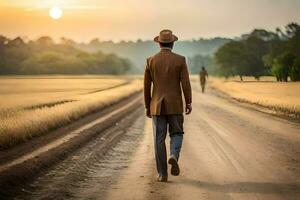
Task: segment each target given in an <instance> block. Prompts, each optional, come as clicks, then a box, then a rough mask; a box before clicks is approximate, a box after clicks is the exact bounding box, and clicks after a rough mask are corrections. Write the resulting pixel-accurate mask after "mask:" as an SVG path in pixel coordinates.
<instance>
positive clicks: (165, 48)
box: [160, 47, 172, 51]
mask: <svg viewBox="0 0 300 200" xmlns="http://www.w3.org/2000/svg"><path fill="white" fill-rule="evenodd" d="M160 49H161V51H163V50H166V51H172V48H169V47H161V48H160Z"/></svg>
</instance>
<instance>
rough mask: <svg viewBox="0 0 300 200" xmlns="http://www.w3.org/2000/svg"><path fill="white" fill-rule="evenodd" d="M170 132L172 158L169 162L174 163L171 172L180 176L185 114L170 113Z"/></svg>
mask: <svg viewBox="0 0 300 200" xmlns="http://www.w3.org/2000/svg"><path fill="white" fill-rule="evenodd" d="M168 123H169V132H170V137H171V140H170V154H171V155H170V158H169V161H168V163H169V164H171V165H172V168H171V174H172V175H174V176H178V175H179V173H180V169H179V165H178V159H179V155H180V151H181V146H182V141H183V133H184V132H183V115H182V114H181V115H168Z"/></svg>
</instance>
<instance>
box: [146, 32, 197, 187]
mask: <svg viewBox="0 0 300 200" xmlns="http://www.w3.org/2000/svg"><path fill="white" fill-rule="evenodd" d="M177 40H178V38H177V37H176V36H175V35H173V33H172V31H170V30H162V31H161V32H160V34H159V36H157V37H155V38H154V41H155V42H157V43H159V45H160V48H161V50H160V52H159V53H157V54H156V55H154V56H152V57H150V58H148V59H147V63H146V67H145V76H144V99H145V107H146V114H147V117H149V118H152V120H153V136H154V149H155V159H156V168H157V172H158V176H157V180H158V181H160V182H167V181H168V170H167V168H168V166H167V153H166V145H165V139H166V136H167V131H168V130H169V135H170V138H171V141H170V158H169V160H168V163H169V164H170V165H171V174H172V175H174V176H178V175H179V173H180V168H179V165H178V159H179V154H180V150H181V146H182V141H183V133H184V132H183V114H182V113H183V101H182V90H183V94H184V97H185V104H186V105H185V112H186V114H190V113H191V111H192V104H191V103H192V91H191V85H190V80H189V73H188V67H187V64H186V61H185V57H183V56H181V55H178V54H175V53H173V52H172V48H173V45H174V42H175V41H177ZM151 85H153V88H152V92H151Z"/></svg>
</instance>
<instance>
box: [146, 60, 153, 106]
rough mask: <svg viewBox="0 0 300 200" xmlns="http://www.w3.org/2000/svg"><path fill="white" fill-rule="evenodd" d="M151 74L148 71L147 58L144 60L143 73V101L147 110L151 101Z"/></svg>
mask: <svg viewBox="0 0 300 200" xmlns="http://www.w3.org/2000/svg"><path fill="white" fill-rule="evenodd" d="M151 82H152V78H151V74H150V71H149V66H148V60H147V62H146V67H145V73H144V101H145V108H146V109H147V110H149V109H150V102H151Z"/></svg>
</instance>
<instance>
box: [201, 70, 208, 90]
mask: <svg viewBox="0 0 300 200" xmlns="http://www.w3.org/2000/svg"><path fill="white" fill-rule="evenodd" d="M199 76H200V84H201V88H202V93H204V90H205V84H206V78H208V73H207V71H206V69H205V67H202V70H201V71H200V73H199Z"/></svg>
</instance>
